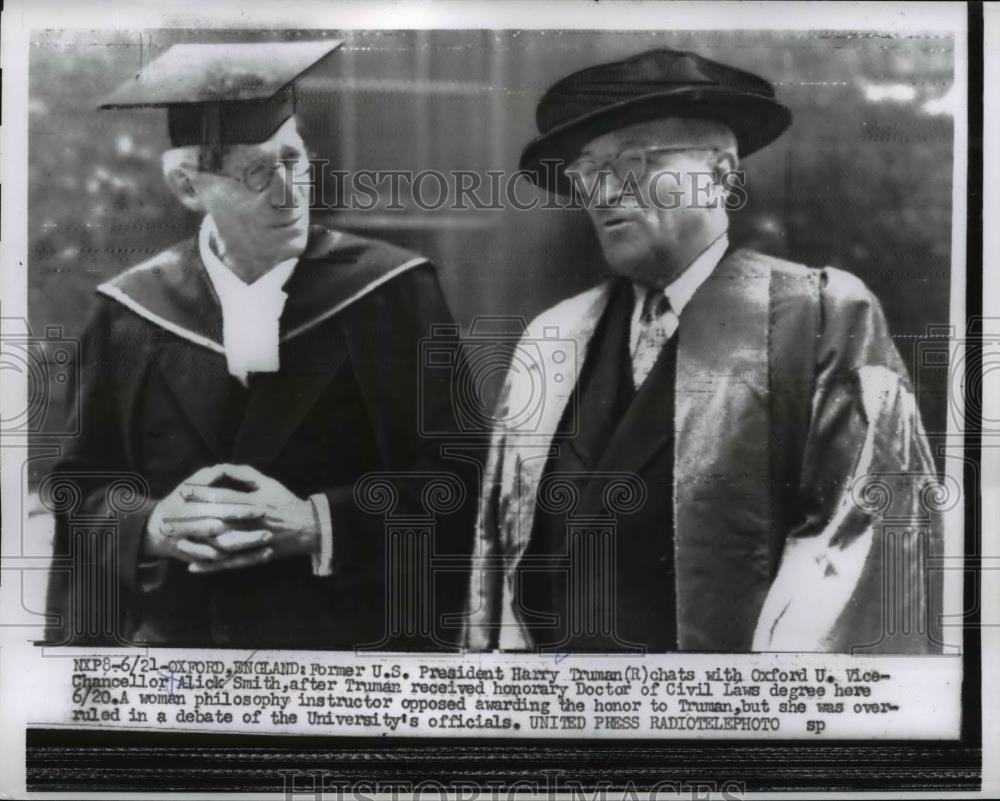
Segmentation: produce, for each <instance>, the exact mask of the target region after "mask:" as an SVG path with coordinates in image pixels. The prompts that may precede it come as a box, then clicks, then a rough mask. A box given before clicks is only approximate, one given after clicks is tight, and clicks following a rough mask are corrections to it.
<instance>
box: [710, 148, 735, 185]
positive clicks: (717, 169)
mask: <svg viewBox="0 0 1000 801" xmlns="http://www.w3.org/2000/svg"><path fill="white" fill-rule="evenodd" d="M739 166H740V160H739V159H738V158H737V157H736V154H735V153H733V152H731V151H729V150H720V151H719V152H718V153H717V154H716V156H715V161H714V162H713V163H712V178H713V180H714V181H715V183H716V184H718V185H720V186H723V185H725V176H726V174H727V173H731V172H735V171H736V170H738V169H739Z"/></svg>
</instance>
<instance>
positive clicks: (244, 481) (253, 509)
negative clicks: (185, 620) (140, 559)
mask: <svg viewBox="0 0 1000 801" xmlns="http://www.w3.org/2000/svg"><path fill="white" fill-rule="evenodd" d="M223 478H228V479H230V483H232V482H233V481H235V482H236V483H238V485H239V486H240V488H239V489H232V488H230V487H224V486H213V485H214V484H216V483H217V482H219V481H220V479H223ZM318 543H319V531H318V530H317V525H316V519H315V515H314V514H313V508H312V503H311V502H310V501H309V500H307V499H302V498H299V497H298V496H296V495H295V494H294V493H292V492H291V491H289V490H288V489H287V488H286V487H285V486H284V485H283V484H281V483H280V482H278V481H275V480H274V479H273V478H268V477H267V476H265V475H264V474H263V473H261V472H260V471H259V470H256V469H254V468H252V467H249V466H247V465H231V464H220V465H214V466H212V467H206V468H203V469H201V470H199V471H198V472H196V473H194V474H193V475H192V476H190V477H189V478H187V479H186V480H184V481H182V482H181V483H180V484H178V485H177V487H176V488H175V489H174V490H173V492H171V493H170V494H169V495H168V496H167V497H166V498H164V499H163V500H161V501H160V502H159V503H158V504H157V505H156V507H154V509H153V512H152V514H151V515H150V517H149V522H148V523H147V526H146V539H145V542H144V544H143V545H144V547H143V553H144V555H145V556H148V557H154V558H167V559H178V560H181V561H183V562H187V563H188V570H190V571H191V572H193V573H210V572H216V571H220V570H232V569H236V568H243V567H251V566H253V565H259V564H263V563H265V562H271V561H274V560H275V559H283V558H286V557H289V556H299V555H310V554H313V553H315V552H316V550H317V549H318Z"/></svg>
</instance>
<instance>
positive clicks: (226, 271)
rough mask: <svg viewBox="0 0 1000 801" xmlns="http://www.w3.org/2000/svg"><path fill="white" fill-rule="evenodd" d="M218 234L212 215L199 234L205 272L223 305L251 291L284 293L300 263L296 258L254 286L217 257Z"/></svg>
mask: <svg viewBox="0 0 1000 801" xmlns="http://www.w3.org/2000/svg"><path fill="white" fill-rule="evenodd" d="M218 235H219V229H218V228H217V227H216V225H215V220H213V219H212V216H211V215H210V214H206V215H205V219H204V220H202V222H201V230H200V231H199V232H198V253H199V255H200V256H201V260H202V263H203V264H204V265H205V270H206V271H207V272H208V277H209V279H210V280H211V281H212V286H213V287H214V288H215V292H216V294H218V296H219V301H220V302H222V303H223V304H224V300H223V298H229V297H231V296H232V295H235V294H241V293H242V294H246V293H247V292H253V293H254V294H257V293H258V292H259V293H261V294H271V293H275V292H278V291H280V290H281V288H282V287H283V286H284V284H285V282H286V281H287V280H288V279H289V277H291V274H292V271H293V270H294V269H295V265H296V264H297V263H298V259H296V258H292V259H286V260H285V261H281V262H278V263H277V264H276V265H274V267H272V268H271V269H270V270H268V271H267V272H266V273H264V275H262V276H261V277H260V278H258V279H257V280H256V281H254V282H253V283H252V284H248V283H246V282H245V281H244V280H243V279H242V278H240V277H239V276H238V275H237V274H236V273H234V272H233V271H232V270H231V269H230V268H229V267H227V266H226V264H225V262H223V261H222V259H220V258H219V257H218V255H217V254H216V252H215V248H213V247H212V242H213V241H216V240H217V238H218Z"/></svg>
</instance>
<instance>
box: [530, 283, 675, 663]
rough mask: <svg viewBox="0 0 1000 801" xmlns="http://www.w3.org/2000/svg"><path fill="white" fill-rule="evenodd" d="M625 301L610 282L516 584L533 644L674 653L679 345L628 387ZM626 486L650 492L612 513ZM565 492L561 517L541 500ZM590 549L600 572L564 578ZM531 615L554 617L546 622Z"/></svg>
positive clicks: (623, 289) (629, 298)
mask: <svg viewBox="0 0 1000 801" xmlns="http://www.w3.org/2000/svg"><path fill="white" fill-rule="evenodd" d="M633 303H634V295H633V292H632V287H631V285H630V284H629V282H628V281H626V280H624V279H621V280H619V281H617V282H616V286H615V287H614V289H613V297H612V298H611V300H610V301H609V303H608V308H607V310H606V311H605V313H604V315H603V317H602V319H601V322H600V324H599V325H598V329H597V331H596V332H595V333H594V339H593V342H592V347H591V349H590V352H589V353H588V354H587V357H586V361H585V362H584V365H583V370H582V372H581V375H580V380H579V382H578V383H577V386H576V388H575V390H574V395H575V398H574V399H572V400H571V401H570V402H569V403H568V404H567V408H566V412H565V413H564V414H563V418H562V420H561V421H560V425H559V431H558V432H557V434H556V436H555V437H554V439H553V444H554V445H556V446H557V448H556V450H555V452H554V453H553V455H552V456H550V458H549V460H548V463H547V464H546V467H545V472H544V473H543V475H542V479H541V483H540V485H539V495H540V499H539V503H538V507H537V509H536V511H535V521H534V526H533V527H532V536H531V543H530V545H529V546H528V549H527V551H526V552H525V559H524V560H523V562H522V569H521V571H520V577H519V578H520V581H521V593H520V597H521V599H522V600H521V612H522V615H523V616H524V617H525V619H527V620H532V619H533V620H534V625H533V626H532V636H533V638H534V641H535V643H536V645H538V646H540V647H545V648H550V649H555V650H562V651H620V650H624V651H638V650H639V649H645V650H646V651H649V652H664V651H674V650H676V649H677V645H676V631H675V626H674V625H673V620H674V618H675V616H676V607H675V603H674V589H673V558H672V557H673V522H672V519H673V508H672V498H671V493H670V492H669V488H670V487H671V485H672V483H673V447H672V446H673V436H672V434H673V409H674V405H673V393H674V368H675V365H676V362H677V358H676V355H677V348H676V338H672V339H671V340H670V342H668V343H667V344H666V345H665V346H664V348H663V351H662V352H661V354H660V356H659V358H658V359H657V361H656V363H655V365H654V367H653V369H652V371H651V372H650V374H649V376H648V378H647V379H646V380H645V381H644V382H643V384H642V386H641V387H640V388H639V389H638V390H636V388H635V385H634V382H633V379H632V360H631V354H630V353H629V323H630V321H631V316H632V305H633ZM623 480H625V481H639V482H643V483H644V484H645V485H646V486H647V487H649V488H650V491H649V492H648V494H647V496H646V499H645V502H644V503H643V504H642V506H641V508H639V509H637V510H635V511H634V512H633V513H631V514H618V515H616V514H615V513H614V509H613V507H612V508H609V503H608V499H609V495H608V493H609V489H612V491H613V486H614V485H615V484H616V483H617V484H618V485H619V486H622V485H621V484H620V482H622V481H623ZM570 485H572V493H573V496H574V498H575V499H576V502H575V503H574V504H572V505H570V506H569V508H567V505H566V504H563V503H557V504H555V505H553V504H551V503H548V502H547V500H548V496H552V495H553V494H554V493H555V494H556V496H557V497H558V492H559V491H560V489H568V488H569V486H570ZM598 550H600V551H604V561H603V563H602V564H601V566H600V569H594V570H579V569H577V570H573V569H572V566H573V565H574V564H576V565H577V567H578V568H579V566H581V565H584V564H586V563H587V562H588V554H591V553H594V552H596V551H598ZM526 567H527V568H528V569H525V568H526ZM594 567H595V568H597V563H595V564H594ZM539 612H541V613H543V614H551V615H552V617H551V618H550V619H549V621H548V624H547V622H546V621H545V620H544V618H541V617H539V616H538V614H537V613H539ZM581 612H582V614H581Z"/></svg>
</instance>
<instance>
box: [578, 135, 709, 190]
mask: <svg viewBox="0 0 1000 801" xmlns="http://www.w3.org/2000/svg"><path fill="white" fill-rule="evenodd" d="M698 150H708V151H713V152H717V151H718V148H716V147H710V146H707V145H706V146H698V145H690V146H688V147H627V148H625V149H623V150H620V151H618V153H617V154H616V155H614V156H611V157H607V158H595V157H593V156H583V157H581V158H578V159H577V160H576V161H574V162H573V163H572V164H570V165H569V166H568V167H566V169H565V170H564V172H565V173H566V176H567V177H568V178H569V179H570V180H571V181H573V182H574V183H575V184H577V185H578V186H582V187H589V186H592V185H593V184H594V182H595V181H596V180H597V178H598V176H600V175H601V174H603V173H604V170H605V168H606V167H611V174H612V175H614V176H615V178H617V179H618V180H619V181H621V182H622V183H623V184H625V183H628V182H630V181H641V180H642V179H643V178H644V177H645V176H646V171H647V170H648V169H649V158H648V157H649V155H650V154H653V153H690V152H694V151H698Z"/></svg>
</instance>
